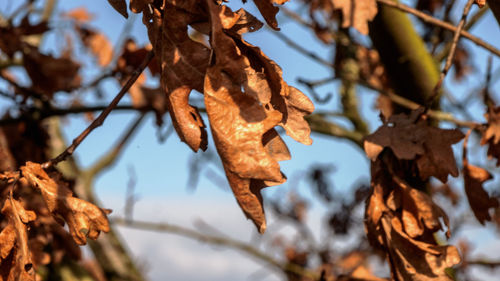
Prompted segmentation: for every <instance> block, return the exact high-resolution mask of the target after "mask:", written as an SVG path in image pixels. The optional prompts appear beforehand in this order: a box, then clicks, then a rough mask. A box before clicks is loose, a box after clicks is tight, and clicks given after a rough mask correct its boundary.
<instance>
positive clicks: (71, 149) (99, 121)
mask: <svg viewBox="0 0 500 281" xmlns="http://www.w3.org/2000/svg"><path fill="white" fill-rule="evenodd" d="M153 57H154V52H153V51H150V52H149V53H148V55H147V56H146V58H145V59H144V61H143V62H142V63H141V65H140V66H139V67H138V68H137V69H136V70H134V72H133V73H132V75H131V76H130V78H129V79H128V81H127V83H126V84H125V86H123V88H122V89H121V90H120V92H119V93H118V94H117V95H116V97H115V98H114V99H113V100H112V101H111V103H110V104H109V105H108V107H107V108H106V109H104V111H103V112H101V114H99V116H98V117H97V118H96V119H95V120H94V121H93V122H92V123H91V124H90V125H89V126H88V127H87V128H86V129H85V130H84V131H83V132H82V133H81V134H80V135H79V136H78V137H76V138H75V139H74V140H73V142H72V143H71V145H70V146H68V147H67V148H66V150H64V151H63V152H62V153H61V154H59V155H58V156H57V157H55V158H53V159H51V160H49V161H47V162H45V163H43V165H42V167H43V168H48V167H50V166H53V165H57V163H59V162H61V161H64V160H65V159H66V158H68V157H69V156H71V155H72V154H73V152H74V151H75V149H76V148H77V147H78V146H79V145H80V143H82V141H83V140H84V139H85V138H86V137H87V136H88V135H89V134H90V133H91V132H92V131H93V130H94V129H96V128H97V127H100V126H101V125H102V124H103V123H104V120H106V117H108V115H109V113H110V112H111V111H112V110H113V109H114V108H115V107H116V105H117V104H118V102H120V100H121V99H122V98H123V96H124V95H125V93H126V92H127V91H128V90H129V89H130V87H131V86H132V85H133V84H134V83H135V81H136V80H137V78H139V76H140V75H141V73H142V72H143V71H144V69H145V68H146V67H147V66H148V64H149V62H150V61H151V60H152V59H153Z"/></svg>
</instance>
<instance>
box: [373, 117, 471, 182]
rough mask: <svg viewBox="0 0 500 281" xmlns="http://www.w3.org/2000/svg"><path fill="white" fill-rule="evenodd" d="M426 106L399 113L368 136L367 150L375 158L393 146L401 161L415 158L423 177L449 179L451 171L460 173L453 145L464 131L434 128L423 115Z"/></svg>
mask: <svg viewBox="0 0 500 281" xmlns="http://www.w3.org/2000/svg"><path fill="white" fill-rule="evenodd" d="M422 113H423V110H422V109H418V110H415V111H413V112H412V113H411V114H410V115H405V114H397V115H393V116H391V117H390V118H389V120H388V122H387V123H385V124H384V125H382V126H381V127H380V128H378V129H377V131H375V132H374V133H373V134H371V135H369V136H368V137H366V138H365V149H366V150H365V151H366V153H367V156H368V157H369V158H370V159H372V161H374V160H375V159H376V158H377V157H378V156H379V155H380V153H381V152H382V151H383V148H389V149H390V150H391V151H392V152H393V153H394V155H395V156H396V157H397V158H398V159H401V160H415V162H416V165H417V167H418V172H419V176H420V177H421V178H422V179H423V180H426V179H428V178H429V177H430V176H434V177H436V178H438V179H439V180H440V181H441V182H443V183H444V182H446V180H447V178H448V174H450V175H452V176H454V177H456V176H458V168H457V166H456V163H455V157H454V155H453V150H452V149H451V145H452V144H454V143H457V142H458V141H460V140H461V139H462V138H463V137H464V134H463V133H462V132H460V130H458V129H454V130H447V129H440V128H436V127H432V126H430V125H428V124H427V122H426V121H425V120H423V119H422V118H421V115H422Z"/></svg>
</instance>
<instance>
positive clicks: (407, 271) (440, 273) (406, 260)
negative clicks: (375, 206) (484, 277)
mask: <svg viewBox="0 0 500 281" xmlns="http://www.w3.org/2000/svg"><path fill="white" fill-rule="evenodd" d="M381 223H382V229H383V232H384V235H385V238H384V240H385V241H384V243H385V247H386V248H387V251H388V259H389V264H390V267H391V272H392V276H393V278H394V279H395V280H405V281H413V280H415V281H417V280H418V281H423V280H426V281H427V280H436V281H438V280H439V281H443V280H453V279H452V278H450V276H448V275H447V274H446V271H445V269H446V268H449V267H452V266H454V265H456V264H458V263H460V260H461V259H460V255H459V254H458V251H457V249H456V248H455V247H453V246H439V245H433V244H430V243H427V242H422V241H418V240H415V239H413V238H411V237H409V236H408V235H406V234H405V233H404V232H403V226H402V223H401V221H400V220H399V219H398V218H397V217H392V218H391V217H390V216H389V215H385V216H383V217H382V219H381Z"/></svg>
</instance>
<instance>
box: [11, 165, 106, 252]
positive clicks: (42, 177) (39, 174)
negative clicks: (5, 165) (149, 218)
mask: <svg viewBox="0 0 500 281" xmlns="http://www.w3.org/2000/svg"><path fill="white" fill-rule="evenodd" d="M21 171H22V173H23V176H24V177H25V178H26V179H27V180H28V182H29V183H30V184H31V185H32V186H33V187H34V188H35V189H37V190H38V191H40V193H41V194H42V197H43V199H44V201H45V204H46V205H47V207H48V209H49V210H50V211H51V212H52V213H53V214H58V215H60V216H62V217H63V218H64V220H65V221H66V223H67V224H68V227H69V231H70V233H71V235H72V236H73V239H74V240H75V242H76V243H77V244H79V245H85V244H86V243H87V239H86V238H87V237H88V238H91V239H94V240H95V239H97V237H98V236H99V233H100V232H101V231H104V232H109V222H108V219H107V217H106V211H105V210H103V209H100V208H99V207H97V206H95V205H94V204H91V203H89V202H87V201H85V200H81V199H78V198H75V197H73V195H72V192H71V191H70V190H69V189H68V188H67V187H66V186H64V184H63V183H58V182H56V181H55V180H54V179H52V178H51V177H49V175H47V173H46V172H45V171H44V170H43V169H42V167H41V165H40V164H37V163H33V162H26V165H25V166H22V167H21Z"/></svg>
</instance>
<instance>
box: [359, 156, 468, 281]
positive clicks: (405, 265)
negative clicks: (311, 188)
mask: <svg viewBox="0 0 500 281" xmlns="http://www.w3.org/2000/svg"><path fill="white" fill-rule="evenodd" d="M392 157H395V156H392ZM386 158H387V156H386ZM388 163H389V164H388ZM394 163H396V165H397V163H398V162H388V161H382V159H377V160H376V161H375V162H373V163H372V167H371V174H372V184H371V185H372V191H371V195H370V196H369V198H368V199H367V207H366V210H365V228H366V231H367V236H368V239H369V241H370V243H371V244H372V245H373V246H375V247H377V248H379V249H381V250H383V251H384V252H385V253H386V254H387V257H388V261H389V265H390V267H391V273H392V277H393V279H394V280H401V281H403V280H405V281H406V280H415V281H417V280H451V279H450V278H449V277H448V276H447V275H446V273H445V268H448V267H451V266H453V265H456V264H458V263H459V262H460V256H459V255H458V251H457V249H456V248H455V247H453V246H440V245H436V242H435V240H434V238H433V234H434V232H436V231H437V230H439V229H442V225H441V223H440V220H441V219H442V220H443V221H444V224H445V225H446V227H448V228H449V226H448V218H447V216H446V214H445V213H444V211H443V210H442V209H441V208H439V207H438V206H437V205H436V204H434V203H433V202H432V200H431V198H430V197H429V196H428V195H427V194H425V193H423V192H422V191H419V190H417V189H414V188H412V187H410V186H409V185H408V184H407V183H405V182H404V180H403V179H400V178H399V177H397V176H396V175H394V174H392V173H391V172H390V171H391V170H393V171H394V167H392V168H390V167H387V166H386V165H391V164H394ZM448 235H449V234H448Z"/></svg>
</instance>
